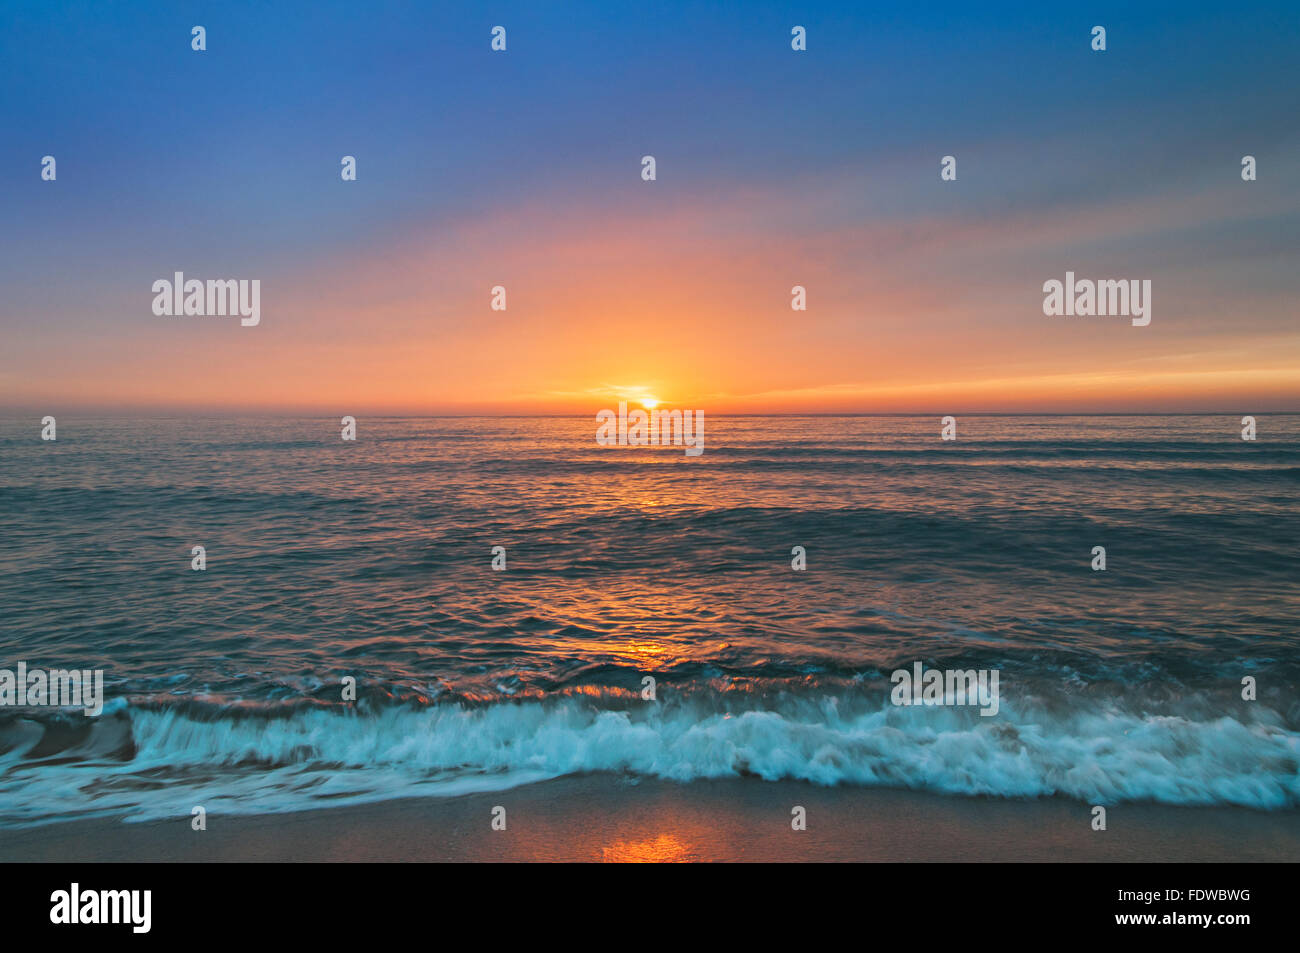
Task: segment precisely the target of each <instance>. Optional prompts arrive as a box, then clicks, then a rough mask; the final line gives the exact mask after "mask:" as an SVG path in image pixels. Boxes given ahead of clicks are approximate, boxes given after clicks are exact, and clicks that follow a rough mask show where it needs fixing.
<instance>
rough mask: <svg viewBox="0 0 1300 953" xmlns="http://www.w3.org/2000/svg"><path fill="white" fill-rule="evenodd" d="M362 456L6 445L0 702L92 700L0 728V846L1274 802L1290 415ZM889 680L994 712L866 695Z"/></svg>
mask: <svg viewBox="0 0 1300 953" xmlns="http://www.w3.org/2000/svg"><path fill="white" fill-rule="evenodd" d="M357 426H358V433H357V439H356V441H355V442H345V441H343V440H341V439H340V429H341V428H340V424H339V418H338V417H333V418H325V417H300V418H288V417H280V418H275V417H247V418H241V417H217V416H213V417H197V416H196V417H167V418H159V417H149V418H145V417H141V418H138V419H133V418H129V417H78V416H76V415H74V414H60V415H59V419H58V432H57V440H55V441H52V442H51V441H42V440H41V439H40V426H39V417H32V418H30V419H29V418H27V417H24V418H22V419H18V418H14V417H9V418H6V419H4V420H2V421H0V522H2V527H3V528H2V531H0V669H10V670H13V669H15V668H16V667H17V665H18V664H19V663H20V662H22V663H25V664H26V666H27V667H28V668H29V669H34V668H44V669H67V668H77V669H102V670H103V672H104V686H105V693H106V695H107V700H106V702H105V706H104V710H103V713H102V714H100V715H99V716H98V717H88V716H87V715H85V714H84V713H82V712H81V711H79V710H74V709H71V708H57V707H43V708H38V707H25V708H19V707H14V706H12V705H11V706H8V707H0V826H4V827H8V828H17V827H27V826H32V825H38V824H45V823H49V822H53V821H61V820H68V819H73V818H88V817H122V818H125V819H127V820H132V821H136V820H157V819H163V818H171V817H188V816H189V815H190V812H191V809H192V807H193V806H195V805H203V806H204V807H205V808H206V810H207V811H209V812H213V813H216V812H221V813H226V814H267V813H281V812H288V811H300V810H305V809H309V808H319V807H328V806H331V805H341V804H359V803H364V802H375V801H383V800H388V799H396V798H411V797H421V796H438V797H442V796H448V795H456V794H462V793H467V792H482V791H506V790H509V789H511V788H513V787H516V786H519V785H522V784H526V783H530V782H533V781H538V780H543V779H549V778H559V777H563V776H581V775H589V774H602V775H615V776H618V777H620V778H625V779H628V780H629V781H631V782H635V781H636V780H637V779H646V780H647V781H648V780H649V779H656V782H658V781H664V780H666V781H670V782H679V783H681V784H684V785H690V784H692V783H699V782H703V781H706V780H716V779H745V783H750V784H754V785H761V784H766V783H770V782H773V781H808V782H813V783H815V784H818V785H833V786H837V787H840V788H853V787H880V788H901V789H913V790H923V791H929V792H936V793H939V794H942V795H948V796H952V797H957V798H960V797H970V796H988V797H993V798H1001V799H1006V798H1010V799H1017V798H1044V797H1049V796H1062V797H1065V798H1071V799H1077V800H1078V801H1080V802H1084V803H1086V804H1102V805H1109V804H1116V803H1122V802H1151V803H1158V804H1173V805H1219V806H1223V805H1232V806H1240V807H1248V808H1255V809H1260V810H1280V809H1289V808H1290V809H1293V808H1295V807H1297V806H1300V631H1298V629H1297V618H1298V616H1300V564H1298V562H1297V554H1298V550H1300V417H1298V416H1287V415H1275V416H1263V415H1262V416H1260V418H1259V435H1258V439H1257V440H1255V441H1246V440H1243V439H1241V422H1240V415H1237V416H1233V415H1216V416H1204V417H1198V416H1160V417H1136V416H1106V417H1065V416H1022V417H1013V416H961V417H959V418H958V436H957V439H956V440H955V441H942V440H940V438H939V434H940V421H939V417H938V416H926V417H906V416H891V417H827V416H816V417H726V416H718V417H713V416H709V417H708V419H707V430H706V442H705V450H704V452H703V454H702V455H700V456H698V457H690V456H687V455H685V454H684V453H683V452H682V449H681V448H680V447H675V448H674V447H670V448H658V447H655V448H650V447H638V448H618V447H602V446H597V445H596V443H595V438H594V433H595V420H594V417H572V418H568V417H519V418H466V417H430V418H410V417H368V416H364V415H361V416H360V417H359V418H358V425H357ZM195 546H202V547H204V550H205V559H206V568H204V569H203V570H202V571H196V570H194V569H192V568H191V565H192V563H191V561H192V559H193V556H192V548H193V547H195ZM1098 546H1101V547H1104V549H1105V558H1106V568H1105V570H1104V571H1097V570H1094V568H1093V564H1094V560H1095V556H1094V547H1098ZM495 547H503V549H504V554H503V555H504V560H505V568H504V570H498V569H494V568H493V560H494V548H495ZM795 547H802V548H803V549H802V552H803V556H802V557H801V558H803V559H805V560H806V569H802V570H796V569H794V568H792V561H795V560H796V559H797V558H800V557H798V556H797V555H796V554H795V552H794V550H795ZM497 553H498V554H500V553H501V551H500V550H497ZM497 559H498V563H499V561H500V555H498V557H497ZM918 662H920V663H922V664H923V665H924V666H925V667H926V668H927V669H930V668H937V669H946V670H952V669H960V670H969V669H976V670H991V671H996V672H998V673H999V675H1000V680H999V688H1000V702H999V706H998V711H997V714H996V715H993V716H991V717H990V716H987V715H981V714H980V711H979V710H978V709H977V708H974V707H970V706H953V705H938V706H924V705H922V706H902V705H896V704H893V702H892V700H891V689H892V687H893V686H892V684H891V673H893V672H894V671H895V670H899V669H907V670H911V669H912V668H913V666H914V665H915V664H916V663H918ZM647 678H650V679H653V696H654V697H653V698H647V697H645V695H646V693H647V692H648V690H649V685H650V684H651V683H649V682H647V681H646V679H647ZM351 679H355V685H356V698H355V700H352V699H351V698H345V697H344V695H345V685H346V684H348V682H347V680H351ZM1244 679H1250V680H1253V682H1251V683H1250V684H1251V685H1253V697H1243V693H1244V694H1246V695H1251V694H1252V693H1251V692H1250V691H1247V690H1246V686H1245V685H1244V683H1243V680H1244Z"/></svg>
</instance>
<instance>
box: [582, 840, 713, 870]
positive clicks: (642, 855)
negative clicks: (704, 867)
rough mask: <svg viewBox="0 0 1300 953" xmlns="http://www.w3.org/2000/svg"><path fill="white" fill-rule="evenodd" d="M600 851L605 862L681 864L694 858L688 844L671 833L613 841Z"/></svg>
mask: <svg viewBox="0 0 1300 953" xmlns="http://www.w3.org/2000/svg"><path fill="white" fill-rule="evenodd" d="M600 853H601V861H602V862H603V863H606V864H682V863H687V862H689V861H691V860H693V859H695V858H694V851H693V850H692V849H691V847H690V845H689V844H686V843H683V842H682V841H681V840H679V839H678V838H677V837H676V836H675V835H673V834H660V835H659V836H658V837H656V838H655V839H654V840H643V841H623V840H621V841H615V842H614V843H613V844H610V845H609V846H608V847H602V848H601V849H600Z"/></svg>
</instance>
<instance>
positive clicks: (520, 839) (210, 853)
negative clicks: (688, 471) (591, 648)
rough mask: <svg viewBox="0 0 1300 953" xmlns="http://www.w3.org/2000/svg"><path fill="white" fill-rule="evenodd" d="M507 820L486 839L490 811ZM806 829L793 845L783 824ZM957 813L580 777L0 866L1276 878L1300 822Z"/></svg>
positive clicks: (922, 796)
mask: <svg viewBox="0 0 1300 953" xmlns="http://www.w3.org/2000/svg"><path fill="white" fill-rule="evenodd" d="M498 805H499V806H502V807H504V808H505V809H506V830H504V831H501V830H493V829H492V827H491V822H492V809H493V808H494V807H496V806H498ZM796 805H799V806H802V807H804V808H805V809H806V812H807V829H806V830H803V831H795V830H792V829H791V816H792V815H791V810H792V808H793V807H794V806H796ZM1091 820H1092V814H1091V807H1090V806H1089V805H1086V804H1083V803H1082V802H1079V801H1073V800H1069V799H1066V798H1046V799H1038V800H1011V799H1002V798H988V797H959V796H949V795H942V794H934V793H929V792H919V791H911V790H905V789H896V788H861V787H847V786H842V787H819V786H816V785H813V784H809V783H806V782H799V781H760V780H757V779H749V778H731V779H724V780H716V781H692V782H689V783H679V782H674V781H664V780H658V779H644V778H640V779H631V778H626V777H622V776H615V775H578V776H568V777H564V778H557V779H555V780H550V781H540V782H536V783H533V784H528V785H523V786H520V787H517V788H512V789H510V790H506V791H497V792H486V793H473V794H463V795H458V796H454V797H426V798H402V799H395V800H389V801H378V802H372V803H367V804H358V805H347V806H338V807H333V808H329V807H326V808H317V809H311V810H306V811H297V812H292V813H284V814H241V815H228V816H227V815H222V814H220V813H217V812H212V811H210V812H209V813H208V815H207V830H205V831H194V830H192V829H191V827H190V821H191V818H190V817H189V815H188V813H186V814H184V815H183V816H178V817H177V818H176V819H174V820H161V821H145V822H140V823H130V822H127V821H125V820H124V819H122V818H91V819H83V820H69V821H58V822H54V823H51V824H44V825H41V826H37V827H28V828H22V829H11V830H0V862H6V863H16V862H35V863H46V862H63V863H100V862H182V863H223V862H241V861H244V862H295V861H298V862H421V861H425V862H430V861H431V862H492V861H506V862H512V861H559V862H571V861H577V862H602V861H604V862H619V861H650V862H678V861H706V862H709V861H716V862H746V861H753V862H780V861H832V862H852V861H868V862H949V861H956V862H981V861H983V862H990V861H992V862H1051V861H1057V862H1076V863H1079V862H1081V863H1093V862H1183V863H1209V862H1240V861H1256V862H1259V861H1263V862H1286V861H1295V860H1297V859H1300V811H1295V810H1288V811H1256V810H1251V809H1249V808H1237V807H1219V806H1215V807H1173V806H1166V805H1159V804H1117V805H1111V806H1108V807H1107V828H1108V829H1107V830H1105V831H1094V830H1092V828H1091Z"/></svg>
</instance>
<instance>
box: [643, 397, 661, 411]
mask: <svg viewBox="0 0 1300 953" xmlns="http://www.w3.org/2000/svg"><path fill="white" fill-rule="evenodd" d="M641 406H642V407H644V408H645V409H646V410H654V409H655V408H656V407H658V406H659V398H658V397H642V398H641Z"/></svg>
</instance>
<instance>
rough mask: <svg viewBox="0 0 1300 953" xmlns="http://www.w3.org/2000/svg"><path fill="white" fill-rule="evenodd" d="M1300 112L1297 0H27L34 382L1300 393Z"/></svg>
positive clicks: (21, 43)
mask: <svg viewBox="0 0 1300 953" xmlns="http://www.w3.org/2000/svg"><path fill="white" fill-rule="evenodd" d="M1216 8H1217V9H1216ZM195 25H202V26H203V27H204V28H205V29H206V41H207V49H206V50H205V51H202V52H196V51H194V50H192V49H191V28H192V27H193V26H195ZM497 25H501V26H504V27H505V28H506V39H507V48H506V50H505V51H504V52H494V51H493V50H492V49H491V48H490V43H491V39H492V37H491V30H492V28H493V27H494V26H497ZM796 25H799V26H803V27H805V28H806V31H807V50H806V51H803V52H796V51H794V50H792V49H791V44H790V40H791V29H792V27H794V26H796ZM1095 25H1102V26H1104V27H1105V28H1106V30H1107V49H1106V50H1105V51H1104V52H1096V51H1093V50H1092V48H1091V40H1092V35H1091V31H1092V28H1093V27H1094V26H1095ZM1297 116H1300V6H1297V5H1296V4H1295V3H1294V2H1265V3H1244V4H1237V5H1226V4H1206V3H1197V2H1189V3H1171V4H1132V3H1092V4H1082V3H1051V4H1041V5H1038V4H1014V5H1013V4H999V3H980V4H969V3H966V4H943V3H940V4H917V3H890V4H873V3H865V2H860V3H779V4H778V3H764V2H743V3H723V2H714V3H655V4H633V3H618V4H613V3H608V2H604V3H586V2H563V3H560V2H553V3H536V2H527V3H489V4H481V3H457V4H450V3H447V4H442V3H436V2H421V3H388V2H382V0H381V2H366V3H355V2H353V3H338V2H332V0H318V2H312V3H301V4H298V3H270V2H259V3H229V2H222V3H220V4H217V3H184V2H170V0H169V2H141V3H132V4H129V5H127V4H112V5H110V4H103V3H92V2H85V3H60V2H53V0H47V2H26V0H9V2H6V3H5V4H3V6H2V7H0V208H3V210H4V211H3V214H2V215H0V248H3V254H2V255H0V288H2V289H3V293H2V294H0V408H4V407H8V408H11V409H15V410H22V411H24V412H26V411H32V412H39V413H56V412H58V411H60V410H83V411H84V410H124V411H132V412H134V411H143V410H157V411H169V412H170V411H181V410H203V411H209V410H233V411H270V412H277V411H285V412H289V411H292V412H299V411H302V412H322V413H330V414H346V413H352V414H356V413H582V414H587V413H593V412H595V411H597V410H599V409H602V408H605V407H612V406H615V405H616V402H617V401H618V400H619V399H624V398H626V399H632V400H637V399H640V398H644V397H654V398H657V399H658V400H659V401H661V402H663V403H664V404H665V405H668V406H680V407H685V408H691V407H693V408H697V409H701V410H707V411H711V412H714V413H729V412H739V413H803V412H817V413H836V412H853V413H904V412H917V413H962V412H965V413H973V412H979V411H989V412H1093V411H1095V412H1162V411H1169V412H1179V411H1181V412H1198V411H1221V412H1230V413H1237V412H1241V413H1247V412H1270V411H1273V412H1278V411H1300V320H1298V318H1297V300H1298V298H1300V296H1297V281H1298V278H1297V266H1298V265H1300V123H1297V121H1296V118H1297ZM46 155H52V156H54V157H55V159H56V163H57V166H56V169H57V178H56V179H55V180H54V181H45V180H43V179H42V177H41V162H42V157H44V156H46ZM345 155H350V156H354V157H355V158H356V168H357V178H356V181H343V180H342V178H341V176H340V168H341V166H340V161H341V158H342V157H343V156H345ZM645 155H653V156H654V157H655V160H656V174H657V178H656V179H655V180H654V181H652V182H647V181H643V179H642V176H641V170H642V165H641V158H642V156H645ZM946 155H951V156H954V157H955V158H956V162H957V178H956V179H955V180H954V181H943V180H941V178H940V161H941V158H942V157H943V156H946ZM1244 155H1253V156H1255V157H1256V162H1257V170H1258V172H1257V174H1258V179H1257V180H1256V181H1254V182H1244V181H1243V180H1242V177H1241V159H1242V156H1244ZM177 271H180V272H183V273H184V274H185V276H186V277H187V278H198V279H226V278H235V279H250V280H251V279H258V280H259V281H260V283H261V322H260V324H258V325H257V326H256V327H243V326H241V324H240V322H239V320H238V318H231V317H220V316H194V315H190V316H159V315H155V314H154V312H153V309H152V303H153V300H154V293H153V291H152V286H153V283H154V282H155V281H156V280H159V279H171V277H172V275H173V274H174V273H175V272H177ZM1067 271H1072V272H1074V273H1075V274H1076V275H1078V276H1079V277H1080V278H1094V279H1149V280H1150V281H1151V283H1152V301H1151V318H1152V319H1151V323H1150V324H1149V325H1148V326H1146V327H1135V326H1133V325H1132V324H1131V322H1130V321H1129V320H1128V319H1127V318H1124V317H1114V316H1108V317H1096V316H1094V317H1066V316H1047V315H1044V313H1043V299H1044V293H1043V284H1044V282H1046V281H1049V280H1052V279H1057V280H1063V279H1064V277H1065V273H1066V272H1067ZM498 285H499V286H502V287H504V288H505V289H506V302H507V306H506V309H505V310H504V311H495V310H493V309H492V308H491V301H492V288H493V287H494V286H498ZM795 285H802V286H804V287H805V288H806V289H807V290H806V295H807V310H806V311H793V310H792V309H791V297H792V296H791V289H792V288H793V287H794V286H795Z"/></svg>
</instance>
